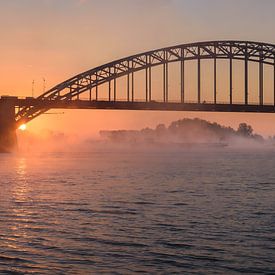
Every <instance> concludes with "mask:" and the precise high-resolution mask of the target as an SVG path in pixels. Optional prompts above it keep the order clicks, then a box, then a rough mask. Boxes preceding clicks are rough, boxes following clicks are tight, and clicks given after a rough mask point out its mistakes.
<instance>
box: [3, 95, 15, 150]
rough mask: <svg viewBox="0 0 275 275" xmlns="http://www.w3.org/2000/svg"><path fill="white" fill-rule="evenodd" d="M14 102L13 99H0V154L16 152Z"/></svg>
mask: <svg viewBox="0 0 275 275" xmlns="http://www.w3.org/2000/svg"><path fill="white" fill-rule="evenodd" d="M14 100H15V99H14V98H13V97H4V98H3V97H2V98H1V99H0V153H10V152H14V151H16V150H17V137H16V124H15V101H14Z"/></svg>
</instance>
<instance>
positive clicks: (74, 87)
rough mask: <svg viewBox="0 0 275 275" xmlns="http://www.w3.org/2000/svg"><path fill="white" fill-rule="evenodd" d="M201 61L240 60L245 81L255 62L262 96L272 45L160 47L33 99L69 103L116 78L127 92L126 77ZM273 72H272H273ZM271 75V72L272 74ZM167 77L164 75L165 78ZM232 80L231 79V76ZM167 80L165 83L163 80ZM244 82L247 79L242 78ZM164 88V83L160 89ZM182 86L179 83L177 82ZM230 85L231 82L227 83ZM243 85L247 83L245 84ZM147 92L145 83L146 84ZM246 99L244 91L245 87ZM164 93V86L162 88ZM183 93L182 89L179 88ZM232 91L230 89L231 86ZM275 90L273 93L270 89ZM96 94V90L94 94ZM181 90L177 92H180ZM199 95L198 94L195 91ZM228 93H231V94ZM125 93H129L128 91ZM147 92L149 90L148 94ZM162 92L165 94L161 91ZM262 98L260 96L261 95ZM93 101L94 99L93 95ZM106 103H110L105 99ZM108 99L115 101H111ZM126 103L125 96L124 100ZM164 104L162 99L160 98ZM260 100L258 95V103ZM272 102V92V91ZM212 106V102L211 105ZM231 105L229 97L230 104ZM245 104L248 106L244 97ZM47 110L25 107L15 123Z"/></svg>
mask: <svg viewBox="0 0 275 275" xmlns="http://www.w3.org/2000/svg"><path fill="white" fill-rule="evenodd" d="M204 59H214V60H217V59H227V60H230V62H231V70H232V60H242V61H244V63H245V66H246V67H245V74H246V78H247V73H248V72H247V70H248V68H247V64H248V62H257V63H259V65H260V67H259V68H260V69H259V74H260V80H259V82H260V86H261V87H260V93H263V91H261V89H263V87H262V86H263V83H261V81H262V82H263V65H264V64H266V65H271V66H273V67H274V68H275V45H272V44H268V43H261V42H252V41H231V40H224V41H207V42H197V43H189V44H181V45H177V46H172V47H166V48H161V49H157V50H152V51H148V52H143V53H140V54H136V55H132V56H129V57H125V58H122V59H118V60H116V61H112V62H110V63H107V64H104V65H101V66H98V67H96V68H93V69H91V70H88V71H86V72H83V73H80V74H78V75H76V76H74V77H72V78H70V79H68V80H66V81H64V82H62V83H60V84H58V85H56V86H54V87H53V88H51V89H50V90H48V91H47V92H45V93H43V94H42V95H40V96H39V97H38V98H37V99H38V100H43V101H44V102H52V101H71V100H75V99H78V98H79V95H80V94H82V93H85V92H87V91H88V92H89V93H90V94H91V92H92V90H93V91H94V90H95V88H97V87H99V86H100V85H103V84H104V83H110V82H111V81H114V80H116V79H118V78H120V77H123V76H127V89H129V81H130V78H131V77H133V75H134V73H136V72H138V71H142V70H145V71H146V78H147V77H148V79H147V80H146V81H151V80H150V77H151V76H150V74H151V68H152V67H155V66H163V67H164V79H165V71H166V70H167V67H168V64H169V63H173V62H181V70H183V69H184V62H185V61H189V60H197V61H198V70H200V61H201V60H204ZM274 72H275V69H274ZM274 76H275V73H274ZM167 77H168V76H167ZM231 77H232V76H231ZM167 81H168V80H167ZM246 81H247V79H246ZM165 85H166V86H167V83H166V84H164V86H165ZM181 85H183V83H181ZM231 86H232V83H231ZM246 86H247V83H246ZM146 89H147V84H146ZM245 89H246V91H245V93H247V95H246V97H248V90H247V89H248V88H247V87H246V88H245ZM164 90H165V87H164ZM181 90H183V89H181ZM231 90H232V87H231ZM274 91H275V90H274ZM94 92H97V91H94ZM182 92H183V91H181V93H182ZM199 92H200V91H199ZM231 92H232V91H231ZM128 93H129V91H128ZM148 93H149V91H148ZM164 93H165V91H164ZM183 96H184V95H183V94H182V95H181V102H182V103H184V98H183ZM262 97H263V95H262ZM96 98H97V96H96ZM109 100H111V99H110V98H109ZM112 100H114V101H115V100H116V99H115V98H114V99H112ZM128 100H129V97H128ZM147 100H148V101H150V95H148V98H146V101H147ZM163 101H164V102H166V98H165V95H164V99H163ZM262 101H263V99H261V95H260V104H262V103H263V102H262ZM274 102H275V92H274ZM198 103H200V94H199V93H198ZM215 103H216V102H215ZM230 103H232V98H231V102H230ZM245 104H248V100H247V98H246V99H245ZM48 109H50V108H47V107H45V104H44V106H43V107H39V106H26V107H24V108H21V109H20V110H19V111H18V112H17V114H16V117H15V119H16V121H17V122H18V124H21V123H22V122H28V121H30V120H32V119H34V118H35V117H37V116H39V115H41V114H43V113H44V112H46V111H47V110H48Z"/></svg>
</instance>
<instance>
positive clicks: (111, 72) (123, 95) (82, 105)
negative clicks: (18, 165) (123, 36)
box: [0, 41, 275, 151]
mask: <svg viewBox="0 0 275 275" xmlns="http://www.w3.org/2000/svg"><path fill="white" fill-rule="evenodd" d="M190 64H191V65H190ZM255 66H256V67H255ZM188 75H189V78H188ZM236 79H237V80H238V84H236ZM191 82H192V83H193V86H192V85H191V84H190V83H191ZM205 83H206V84H205ZM219 86H221V87H219ZM235 86H236V87H237V89H235ZM256 86H257V87H256ZM251 87H252V88H251ZM206 90H207V92H206ZM252 90H253V91H254V92H253V93H252ZM255 91H256V92H255ZM59 108H60V109H61V108H62V109H122V110H163V111H164V110H170V111H173V110H175V111H216V112H265V113H274V112H275V45H272V44H267V43H261V42H250V41H208V42H197V43H190V44H182V45H177V46H172V47H166V48H162V49H157V50H152V51H148V52H144V53H141V54H136V55H132V56H129V57H126V58H122V59H119V60H116V61H113V62H110V63H107V64H104V65H102V66H99V67H96V68H93V69H91V70H88V71H86V72H83V73H80V74H78V75H76V76H74V77H72V78H70V79H68V80H66V81H64V82H62V83H60V84H58V85H56V86H55V87H53V88H51V89H50V90H48V91H47V92H45V93H43V94H42V95H40V96H39V97H37V98H30V97H27V98H24V99H22V98H17V97H6V96H2V97H1V99H0V151H1V144H2V147H3V146H4V147H5V148H8V150H9V148H11V147H13V146H14V143H15V140H16V136H15V129H16V128H17V127H19V126H20V125H21V124H24V123H27V122H29V121H31V120H33V119H34V118H36V117H38V116H39V115H42V114H43V113H45V112H47V111H48V110H49V109H59Z"/></svg>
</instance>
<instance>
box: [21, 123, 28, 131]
mask: <svg viewBox="0 0 275 275" xmlns="http://www.w3.org/2000/svg"><path fill="white" fill-rule="evenodd" d="M26 129H27V125H26V124H22V125H21V126H20V127H19V130H21V131H25V130H26Z"/></svg>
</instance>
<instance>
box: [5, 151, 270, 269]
mask: <svg viewBox="0 0 275 275" xmlns="http://www.w3.org/2000/svg"><path fill="white" fill-rule="evenodd" d="M0 177H1V178H0V274H28V273H30V274H104V273H107V274H110V273H113V274H132V273H136V272H140V273H150V274H156V273H157V274H171V273H181V274H190V273H196V274H198V273H200V274H206V273H208V274H225V273H240V272H245V273H249V274H251V273H256V274H259V273H265V274H268V273H269V274H272V273H273V274H275V151H274V150H272V151H269V150H264V151H260V150H257V151H254V152H249V151H248V150H247V151H242V152H238V151H237V150H233V151H230V150H229V149H217V150H214V151H211V152H206V151H201V152H199V151H188V150H185V151H181V152H175V151H174V152H168V151H162V152H156V151H155V152H147V153H142V152H120V153H119V152H116V153H115V152H112V153H111V152H105V153H104V152H91V153H48V154H41V155H39V154H38V155H37V156H22V155H1V156H0Z"/></svg>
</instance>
